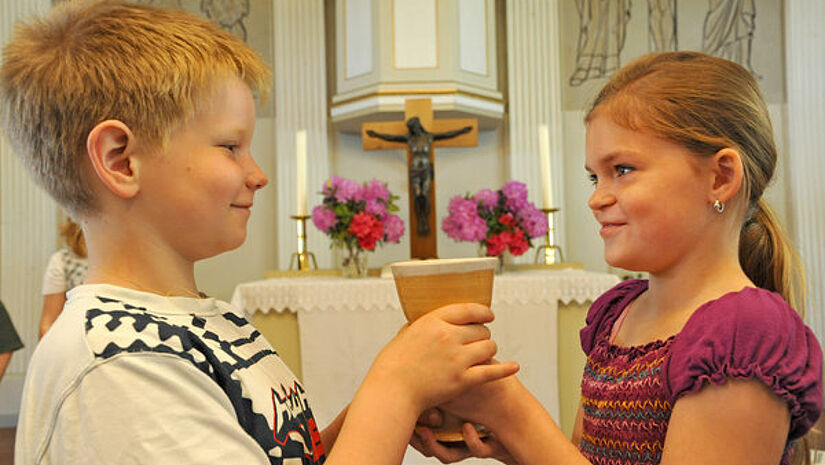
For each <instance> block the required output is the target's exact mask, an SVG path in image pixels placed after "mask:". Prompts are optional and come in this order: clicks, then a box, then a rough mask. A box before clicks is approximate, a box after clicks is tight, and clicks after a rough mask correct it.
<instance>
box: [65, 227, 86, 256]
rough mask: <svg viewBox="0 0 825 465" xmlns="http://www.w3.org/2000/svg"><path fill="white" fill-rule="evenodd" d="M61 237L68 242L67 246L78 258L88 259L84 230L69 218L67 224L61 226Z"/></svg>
mask: <svg viewBox="0 0 825 465" xmlns="http://www.w3.org/2000/svg"><path fill="white" fill-rule="evenodd" d="M60 237H62V238H63V240H64V241H65V242H66V245H67V246H68V247H69V248H70V249H71V250H72V252H74V254H75V255H77V256H78V257H83V258H86V257H87V255H88V254H87V251H86V240H85V239H84V238H83V229H81V228H80V225H78V224H77V223H75V222H74V221H72V220H71V218H67V219H66V222H65V223H63V225H62V226H60Z"/></svg>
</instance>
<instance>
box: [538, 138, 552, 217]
mask: <svg viewBox="0 0 825 465" xmlns="http://www.w3.org/2000/svg"><path fill="white" fill-rule="evenodd" d="M539 160H540V161H541V166H540V168H541V189H542V194H543V196H542V198H543V200H544V208H553V174H552V170H551V169H550V128H548V127H547V125H546V124H542V125H540V126H539Z"/></svg>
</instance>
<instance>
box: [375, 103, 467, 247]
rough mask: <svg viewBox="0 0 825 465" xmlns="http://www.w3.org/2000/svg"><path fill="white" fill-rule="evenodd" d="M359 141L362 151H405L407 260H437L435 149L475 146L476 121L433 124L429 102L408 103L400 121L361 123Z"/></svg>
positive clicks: (446, 121)
mask: <svg viewBox="0 0 825 465" xmlns="http://www.w3.org/2000/svg"><path fill="white" fill-rule="evenodd" d="M419 123H420V124H419ZM361 140H362V141H363V145H364V150H387V149H398V148H402V147H405V148H406V149H407V172H408V174H409V176H408V180H409V194H410V223H409V224H410V228H409V231H410V257H411V258H422V259H426V258H437V257H438V252H437V248H436V237H437V230H436V221H435V217H436V212H435V171H434V169H433V166H434V164H435V158H434V152H435V147H474V146H477V145H478V121H477V120H476V119H475V118H464V119H442V120H435V119H434V118H433V104H432V101H431V100H430V99H409V100H407V101H406V103H405V106H404V121H380V122H373V123H364V124H363V125H362V126H361Z"/></svg>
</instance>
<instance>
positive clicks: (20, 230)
mask: <svg viewBox="0 0 825 465" xmlns="http://www.w3.org/2000/svg"><path fill="white" fill-rule="evenodd" d="M48 7H49V1H48V0H37V1H35V0H5V1H3V2H0V44H1V45H2V46H3V47H5V44H6V43H7V42H8V40H9V38H10V37H11V32H12V29H13V26H14V23H15V21H16V20H17V19H18V18H26V17H29V16H32V15H35V14H37V13H39V12H43V11H45V10H46V9H47V8H48ZM57 212H58V210H57V207H56V205H55V203H54V201H52V200H51V198H50V197H49V196H48V195H46V193H45V192H44V191H43V190H42V189H40V188H39V187H38V186H36V185H35V184H34V183H33V182H32V181H31V180H30V178H29V174H28V172H27V170H26V168H25V167H24V166H23V164H22V163H21V162H20V161H19V159H18V158H17V157H16V156H15V155H14V154H13V153H12V151H11V147H10V146H9V145H8V143H7V142H6V139H5V137H3V138H2V140H0V297H2V300H3V303H4V304H5V305H6V308H7V309H8V311H9V314H10V315H11V319H12V321H13V322H14V325H15V327H16V328H17V332H18V333H19V334H20V337H21V339H23V343H24V344H25V345H26V346H25V347H24V348H23V349H22V350H20V351H17V352H15V353H14V355H13V356H12V359H11V363H10V365H9V367H8V368H7V370H6V375H5V377H4V378H3V382H2V384H0V425H2V426H7V425H9V424H14V422H15V421H16V416H17V411H18V410H19V405H18V402H19V398H20V391H21V389H22V384H23V378H24V376H25V374H26V367H27V366H28V364H29V358H30V357H31V353H32V351H33V350H34V346H35V345H36V344H37V328H38V325H39V320H40V309H41V308H42V307H43V296H42V294H41V293H40V291H41V284H42V280H43V271H44V269H45V267H46V261H47V260H48V258H49V256H50V255H51V253H52V252H54V249H55V246H56V244H57Z"/></svg>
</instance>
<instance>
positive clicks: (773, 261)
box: [739, 198, 805, 315]
mask: <svg viewBox="0 0 825 465" xmlns="http://www.w3.org/2000/svg"><path fill="white" fill-rule="evenodd" d="M739 263H740V264H741V265H742V269H743V270H744V271H745V274H747V275H748V278H750V280H751V281H753V283H754V284H755V285H756V286H758V287H761V288H763V289H767V290H769V291H773V292H776V293H778V294H780V295H781V296H782V297H783V298H784V299H785V300H786V301H787V302H788V303H790V304H791V306H792V307H794V308H796V310H797V311H798V312H799V313H800V314H803V315H804V310H805V301H804V299H805V297H804V295H805V294H804V292H805V276H804V274H803V272H802V263H801V261H800V260H799V255H798V254H797V253H796V251H795V250H794V248H793V247H792V246H791V243H790V241H789V240H788V238H787V235H786V234H785V232H784V231H783V230H782V227H781V226H780V225H779V222H778V221H777V219H776V215H775V214H774V213H773V211H772V210H771V207H770V206H769V205H768V204H767V202H765V200H764V199H762V198H760V199H759V200H757V202H756V205H754V206H753V207H751V209H750V210H749V215H748V219H747V220H746V221H745V224H743V225H742V231H741V232H740V234H739Z"/></svg>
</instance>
